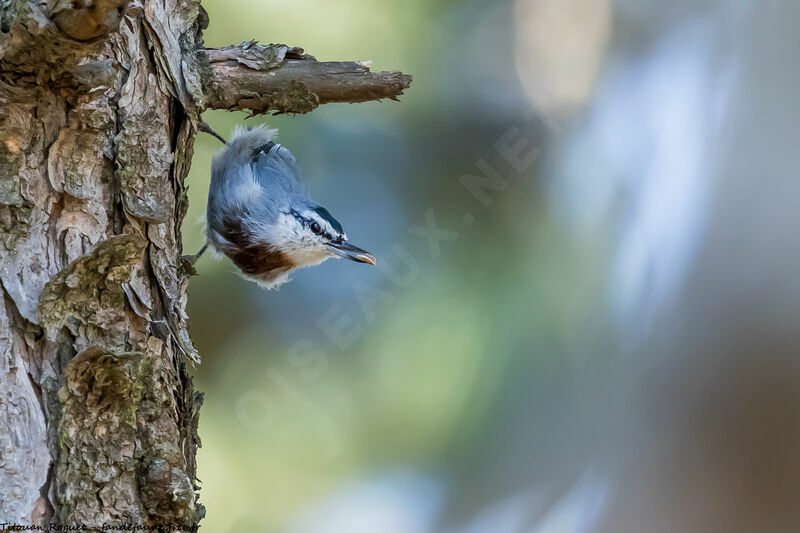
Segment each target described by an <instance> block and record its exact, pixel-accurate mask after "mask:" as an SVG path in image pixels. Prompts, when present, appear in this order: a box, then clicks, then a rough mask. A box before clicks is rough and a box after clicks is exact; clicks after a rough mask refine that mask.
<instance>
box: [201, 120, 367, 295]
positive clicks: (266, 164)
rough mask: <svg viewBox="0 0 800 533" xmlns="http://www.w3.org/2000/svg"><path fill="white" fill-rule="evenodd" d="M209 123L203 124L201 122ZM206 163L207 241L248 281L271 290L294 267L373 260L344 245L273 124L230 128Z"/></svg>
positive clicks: (335, 223)
mask: <svg viewBox="0 0 800 533" xmlns="http://www.w3.org/2000/svg"><path fill="white" fill-rule="evenodd" d="M206 127H207V126H206ZM214 135H215V136H216V137H218V138H219V139H220V140H221V141H222V142H224V143H225V147H224V148H223V149H222V150H221V151H220V152H218V153H217V154H215V155H214V157H213V159H212V162H211V184H210V186H209V190H208V204H207V208H206V238H207V240H206V245H205V246H203V248H202V249H201V250H200V251H199V252H198V253H197V254H196V255H195V259H196V258H197V257H199V256H200V254H202V253H203V251H204V250H205V249H206V248H207V247H209V246H210V247H211V249H212V250H213V251H214V252H215V255H217V256H220V255H225V256H227V257H228V258H230V260H231V261H232V262H233V264H234V265H236V267H237V268H238V270H239V272H240V274H241V275H242V276H243V277H244V278H245V279H248V280H250V281H254V282H256V283H257V284H259V285H260V286H262V287H264V288H268V289H275V288H277V287H279V286H280V285H282V284H284V283H286V282H287V281H289V274H290V272H291V271H292V270H294V269H297V268H302V267H309V266H313V265H317V264H319V263H322V262H323V261H325V260H326V259H330V258H345V259H349V260H351V261H355V262H358V263H366V264H369V265H375V264H376V260H375V257H374V256H373V255H372V254H370V253H369V252H367V251H366V250H362V249H361V248H359V247H357V246H354V245H352V244H350V242H349V241H348V239H347V234H346V233H345V231H344V229H343V228H342V225H341V224H340V223H339V222H338V221H337V220H336V219H335V218H334V217H333V216H332V215H331V213H330V212H329V211H328V210H327V209H326V208H325V207H323V206H322V205H320V204H319V203H317V202H315V201H314V200H313V199H312V198H311V196H310V194H309V192H308V189H307V188H306V186H305V184H304V183H303V178H302V172H301V170H300V167H299V166H298V164H297V161H296V160H295V158H294V156H293V155H292V153H291V152H290V151H289V149H288V148H286V147H285V146H283V145H281V144H278V143H277V142H275V137H276V135H277V130H275V129H270V128H267V127H265V126H263V125H262V126H258V127H255V128H252V129H245V128H242V127H238V126H237V127H236V128H235V129H234V132H233V135H232V137H231V139H230V141H228V142H226V141H225V140H224V139H223V138H222V137H219V136H218V135H216V134H214Z"/></svg>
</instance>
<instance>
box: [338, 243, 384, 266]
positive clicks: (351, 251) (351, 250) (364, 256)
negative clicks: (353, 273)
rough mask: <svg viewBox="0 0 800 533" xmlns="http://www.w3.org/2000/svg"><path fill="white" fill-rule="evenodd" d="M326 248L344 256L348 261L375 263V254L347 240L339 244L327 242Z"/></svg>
mask: <svg viewBox="0 0 800 533" xmlns="http://www.w3.org/2000/svg"><path fill="white" fill-rule="evenodd" d="M328 248H329V249H330V251H331V252H333V253H335V254H336V255H338V256H339V257H344V258H345V259H349V260H350V261H355V262H356V263H367V264H370V265H375V256H373V255H372V254H371V253H369V252H367V251H366V250H362V249H361V248H359V247H357V246H353V245H352V244H350V243H349V242H343V243H341V244H329V245H328Z"/></svg>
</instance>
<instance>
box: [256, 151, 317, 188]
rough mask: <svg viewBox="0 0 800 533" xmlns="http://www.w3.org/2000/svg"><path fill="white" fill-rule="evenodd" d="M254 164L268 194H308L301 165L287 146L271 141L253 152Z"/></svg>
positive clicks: (260, 182)
mask: <svg viewBox="0 0 800 533" xmlns="http://www.w3.org/2000/svg"><path fill="white" fill-rule="evenodd" d="M252 166H253V174H254V175H255V177H256V179H257V180H258V182H259V184H260V185H261V186H262V187H263V189H264V192H265V193H266V194H267V195H270V194H274V195H282V194H289V195H301V196H308V190H307V189H306V187H305V185H304V184H303V175H302V172H301V171H300V167H299V166H298V165H297V161H295V159H294V156H293V155H292V153H291V152H290V151H289V150H288V149H287V148H286V147H284V146H282V145H280V144H277V143H274V142H272V141H269V142H268V143H266V144H265V145H264V146H263V147H260V148H258V149H257V150H256V152H255V153H254V154H253V159H252Z"/></svg>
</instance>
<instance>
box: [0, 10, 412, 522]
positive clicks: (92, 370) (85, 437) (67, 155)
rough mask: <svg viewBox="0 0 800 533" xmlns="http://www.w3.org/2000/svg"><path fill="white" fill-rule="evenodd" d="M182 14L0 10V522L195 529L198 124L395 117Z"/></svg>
mask: <svg viewBox="0 0 800 533" xmlns="http://www.w3.org/2000/svg"><path fill="white" fill-rule="evenodd" d="M206 22H207V20H206V15H205V12H204V11H203V10H202V8H201V7H200V4H199V1H198V0H137V1H130V2H127V1H125V0H76V1H72V0H69V1H68V0H0V299H1V301H0V523H4V522H5V523H16V524H25V525H31V524H33V525H44V524H47V523H48V522H51V521H53V522H59V523H64V524H75V523H78V524H85V525H86V526H87V527H89V528H95V529H99V528H100V527H102V525H103V524H116V525H119V524H122V523H137V524H142V525H154V524H165V523H168V524H185V525H186V527H187V529H189V528H191V526H193V525H196V524H197V523H198V521H199V520H200V519H201V518H202V516H203V513H204V510H203V508H202V506H201V505H200V504H199V503H198V501H197V492H196V491H197V486H196V485H195V453H196V449H197V447H198V446H199V439H198V437H197V412H198V408H199V405H200V403H201V396H200V395H199V394H198V393H196V392H194V390H193V388H192V381H191V379H190V377H189V376H188V375H187V371H186V361H187V359H188V360H190V361H194V362H199V356H198V354H197V353H196V351H195V350H194V348H193V346H192V343H191V340H190V338H189V335H188V330H187V316H186V313H185V311H184V309H185V301H186V286H187V283H188V273H187V272H186V271H185V270H184V269H183V268H182V267H181V261H180V257H181V247H180V225H181V222H182V219H183V216H184V214H185V212H186V191H185V186H184V179H185V178H186V175H187V173H188V171H189V164H190V161H191V156H192V143H193V137H194V134H195V133H196V126H197V124H198V119H199V113H200V111H202V110H203V109H205V108H207V107H222V108H227V109H245V108H246V109H250V110H252V111H253V112H254V113H262V112H266V111H275V112H295V113H299V112H306V111H310V110H312V109H314V108H315V107H316V106H317V105H319V104H321V103H325V102H334V101H364V100H367V99H379V98H386V97H388V98H396V96H397V95H398V94H400V93H401V92H402V89H403V88H404V87H407V86H408V83H409V81H410V79H409V78H408V77H405V76H403V75H402V74H399V73H378V74H371V73H370V72H369V69H367V68H366V67H365V66H363V65H361V64H357V63H342V64H331V63H318V62H316V61H315V60H314V59H313V58H311V57H310V56H305V55H303V54H302V50H300V49H297V48H290V47H287V46H284V45H268V46H260V45H255V44H254V43H248V44H245V45H241V46H239V47H230V48H226V49H219V50H205V49H204V48H203V47H202V39H201V29H202V28H203V27H205V25H206Z"/></svg>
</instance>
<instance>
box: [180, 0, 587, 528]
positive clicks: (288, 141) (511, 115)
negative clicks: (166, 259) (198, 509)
mask: <svg viewBox="0 0 800 533" xmlns="http://www.w3.org/2000/svg"><path fill="white" fill-rule="evenodd" d="M203 5H204V6H205V8H206V9H207V10H208V12H209V15H210V20H211V24H210V26H209V28H208V30H207V31H206V32H205V33H204V38H205V41H206V46H211V47H213V46H224V45H227V44H230V43H238V42H241V41H244V40H248V39H258V40H260V41H262V42H282V43H287V44H290V45H299V46H303V47H304V48H305V50H306V52H307V53H310V54H312V55H314V56H315V57H316V58H317V59H319V60H371V61H372V69H373V70H402V71H404V72H407V73H410V74H412V75H413V76H414V82H413V85H412V87H411V89H410V90H408V91H406V94H405V95H404V96H403V97H402V102H401V103H396V102H382V103H366V104H359V105H344V104H335V105H327V106H322V107H320V108H319V109H318V110H316V111H314V112H313V113H311V114H308V115H305V116H278V117H256V118H252V119H248V120H246V114H244V113H224V112H209V113H206V114H205V115H204V117H205V119H206V120H207V121H208V122H209V123H210V124H211V125H212V127H213V128H215V129H216V130H217V131H218V132H220V133H221V134H222V135H224V136H228V135H229V134H230V131H231V129H232V127H233V126H234V125H235V124H242V123H244V124H249V125H256V124H260V123H267V124H269V125H270V126H272V127H277V128H279V130H280V134H279V138H280V140H281V142H282V143H283V144H284V145H286V146H287V147H289V148H290V149H291V150H292V152H293V153H294V155H295V157H296V158H297V160H298V161H299V163H300V165H301V166H302V168H303V170H304V173H305V178H306V180H307V182H308V184H309V187H310V189H311V191H312V194H313V195H314V197H315V198H316V199H318V201H320V202H321V203H323V205H325V206H327V207H328V208H329V210H330V211H331V212H332V213H334V215H335V216H336V217H337V218H338V219H339V220H340V221H341V222H342V224H343V225H344V227H345V229H346V230H347V231H348V235H349V236H350V239H351V240H352V241H353V242H355V243H356V244H358V245H359V246H362V247H364V248H366V249H368V250H369V251H371V252H373V253H374V254H375V255H376V257H378V261H379V263H381V264H386V265H387V267H388V266H391V267H393V268H395V269H396V270H397V272H398V275H400V276H403V277H408V278H409V280H403V286H398V285H396V284H395V283H393V282H392V281H391V280H389V279H388V277H387V274H386V273H384V272H382V271H381V269H378V268H367V267H362V266H361V265H355V264H345V262H343V261H329V262H327V263H325V264H323V265H321V266H320V267H318V268H314V269H309V270H303V271H299V272H297V273H295V274H294V275H293V276H292V277H293V280H292V282H291V283H290V284H288V285H285V286H284V287H282V288H281V289H280V291H278V292H266V291H263V290H261V289H259V288H258V287H257V286H255V285H253V284H251V283H247V282H245V281H243V280H242V279H240V278H239V277H237V276H236V275H235V274H234V273H233V272H234V271H233V267H232V265H231V264H230V262H229V261H228V260H227V259H226V260H222V261H218V262H217V261H213V260H211V258H203V260H202V261H201V262H200V263H199V264H198V269H199V271H200V276H199V277H197V278H195V279H193V280H192V283H191V286H190V300H189V314H190V316H191V332H192V336H193V338H194V341H195V344H196V346H197V348H198V349H199V350H200V352H201V353H202V354H203V364H202V365H201V366H200V367H198V369H197V377H198V381H199V382H198V387H199V389H200V390H203V391H205V393H206V405H205V407H204V408H203V412H202V422H201V428H200V433H201V438H202V441H203V448H202V450H201V451H200V455H199V459H198V462H199V465H200V467H199V477H200V479H201V480H202V482H203V489H202V496H201V501H202V502H203V503H204V505H206V506H207V508H208V517H207V518H206V519H205V521H204V522H203V526H204V528H207V529H209V530H211V531H240V530H242V529H240V528H248V527H249V528H257V530H261V531H277V530H278V528H279V527H283V526H285V525H286V523H287V522H288V521H289V519H290V518H291V517H292V516H293V515H294V514H296V513H298V512H301V511H302V510H303V509H304V507H306V506H309V505H310V504H312V503H313V502H315V501H317V500H318V499H320V498H322V497H324V496H325V495H326V494H328V493H330V492H331V491H334V490H336V488H337V487H338V486H340V485H342V484H343V483H347V482H349V481H351V480H353V479H359V478H362V477H364V476H370V475H372V474H373V473H375V472H381V471H396V470H404V469H413V470H417V471H421V472H439V471H450V470H453V471H455V470H457V469H458V468H460V467H462V466H463V465H462V464H461V463H462V462H465V461H469V456H470V455H471V454H473V453H475V449H476V448H479V447H481V446H484V445H485V444H486V442H485V441H486V437H485V435H486V430H487V425H488V424H491V423H492V417H491V413H492V411H493V409H494V408H495V405H496V404H497V403H498V402H503V401H505V400H504V398H505V396H506V394H507V393H508V389H509V382H510V381H512V382H513V379H514V375H515V374H517V373H518V372H519V371H520V369H529V370H531V371H532V370H533V369H535V368H540V367H548V366H551V365H557V364H559V363H558V362H557V361H554V360H553V358H552V356H551V355H550V353H551V352H552V349H551V348H552V344H553V343H558V342H561V337H562V335H561V333H560V332H559V330H561V329H562V328H564V327H571V326H570V325H571V324H573V323H574V322H575V321H580V320H581V316H580V315H581V314H583V313H585V312H586V310H585V309H584V308H583V298H584V297H585V293H586V291H587V290H588V291H591V290H592V289H591V283H592V282H591V277H592V276H589V279H588V280H587V281H586V283H587V284H588V285H589V286H588V287H578V286H568V285H567V284H566V282H565V280H566V279H568V278H573V277H576V276H575V274H576V273H577V272H578V271H580V270H581V269H583V268H585V267H586V266H587V265H585V264H578V263H576V262H575V261H572V260H570V259H569V255H570V253H571V251H570V250H569V249H568V248H566V247H564V246H563V245H562V244H561V243H562V242H563V239H561V238H560V237H559V235H558V230H557V229H555V228H553V227H552V224H550V223H549V222H548V220H547V217H546V215H545V214H544V213H543V211H542V206H541V205H540V204H541V200H540V195H541V191H540V187H539V183H538V180H537V171H538V169H537V168H536V165H533V166H531V167H530V168H529V169H526V170H525V171H524V172H523V173H517V172H515V171H514V169H513V168H511V167H510V166H509V165H508V164H507V163H505V162H503V161H502V159H501V158H499V157H498V156H497V154H496V153H495V152H494V150H493V143H494V142H495V140H496V139H497V138H498V137H499V136H500V135H501V134H502V133H503V132H504V131H505V130H506V129H507V128H508V127H509V126H514V125H516V127H518V128H520V131H521V132H522V133H520V136H523V137H527V138H530V139H532V140H535V139H539V138H540V137H541V133H540V131H541V130H542V129H543V126H542V123H541V121H539V120H535V119H534V120H530V119H528V120H526V119H525V118H524V117H523V115H524V113H525V112H526V111H528V110H529V109H530V106H529V104H528V103H527V102H526V100H525V98H524V95H523V94H522V90H521V87H520V83H519V81H518V80H517V76H516V74H515V71H514V64H513V53H510V51H511V50H512V49H513V46H514V43H513V35H512V33H511V32H509V31H508V29H509V28H510V26H511V23H512V18H513V14H512V12H511V5H510V4H509V3H504V2H493V3H492V2H488V3H487V2H472V3H457V2H447V1H443V2H429V1H419V0H417V1H412V2H403V3H398V2H388V1H377V2H368V3H367V2H363V1H354V0H351V1H345V2H335V3H334V2H325V1H321V0H317V1H301V2H291V3H287V2H284V3H280V2H247V1H243V0H240V1H230V0H226V1H222V0H207V1H205V2H204V3H203ZM476 32H483V35H479V36H476V35H475V34H476ZM218 149H219V145H218V144H217V141H216V140H214V139H213V138H211V137H209V136H205V135H201V136H200V137H199V138H198V141H197V143H196V145H195V157H194V161H193V164H192V171H191V174H190V177H189V181H188V183H189V194H190V209H189V213H188V215H187V218H186V220H187V222H186V224H185V225H184V246H185V248H186V250H194V249H195V248H199V247H200V246H201V245H202V242H203V233H202V232H203V226H202V224H201V223H200V222H198V220H200V219H201V217H202V216H203V213H204V208H205V195H206V193H207V187H208V181H209V168H210V161H211V156H212V154H213V153H214V152H215V151H216V150H218ZM479 157H482V158H485V159H489V160H491V164H492V165H493V166H495V167H497V171H498V172H501V173H502V175H503V176H505V177H506V179H507V180H508V182H509V189H510V190H509V191H506V192H503V193H492V195H493V196H496V200H494V201H493V205H491V206H489V208H485V207H484V206H483V205H481V204H480V203H479V202H478V201H477V200H476V199H475V198H474V197H473V196H471V195H470V193H469V192H468V191H467V190H466V189H465V188H464V187H463V186H462V185H461V184H460V183H459V177H460V175H461V174H463V173H467V172H469V173H472V174H475V173H476V172H477V171H476V169H475V161H476V160H477V159H478V158H479ZM490 192H491V191H490ZM429 209H433V210H434V214H435V218H436V221H437V222H436V224H437V226H440V227H441V228H443V229H444V228H446V229H448V230H454V231H457V232H458V237H457V239H456V240H455V241H452V242H446V241H442V242H441V243H440V246H441V255H440V256H439V257H437V258H434V257H432V255H431V251H430V250H429V246H428V241H427V239H426V238H424V237H420V236H418V235H414V234H411V233H409V228H410V227H411V226H413V225H423V224H424V222H425V213H426V211H428V210H429ZM465 213H471V214H472V215H473V216H474V219H475V221H474V223H473V224H471V225H470V226H466V225H465V224H464V223H463V221H462V220H461V219H462V216H463V215H464V214H465ZM395 244H399V245H401V246H402V247H403V248H404V249H406V250H407V251H408V252H409V253H410V254H412V256H413V257H414V261H413V262H414V265H415V266H414V267H413V268H410V267H409V265H407V264H406V262H405V261H404V260H402V259H401V257H402V256H398V255H396V254H395V252H393V251H392V246H393V245H395ZM577 277H581V278H585V276H577ZM358 284H363V286H361V285H358ZM367 291H369V292H367ZM372 291H379V292H377V293H375V292H372ZM358 295H361V298H362V300H364V301H367V300H368V301H369V303H366V304H364V305H366V306H367V311H366V312H365V310H364V309H362V304H360V303H359V300H358V297H359V296H358ZM329 310H333V313H335V314H334V315H333V316H334V317H336V318H334V319H333V320H332V321H333V322H336V320H346V321H347V324H346V326H345V327H344V328H343V331H344V332H345V333H344V334H345V335H346V336H352V337H354V338H353V340H352V342H351V343H348V344H347V345H346V346H344V347H339V346H337V343H336V342H335V341H334V340H332V339H331V338H330V337H329V336H328V335H327V334H326V333H325V331H324V330H323V329H322V328H320V327H319V326H318V325H317V321H318V320H320V319H321V318H322V317H324V316H325V313H326V312H327V311H329ZM568 324H570V325H568ZM298 343H300V344H298ZM253 509H257V510H258V513H257V515H255V516H254V515H253V513H252V511H253ZM259 528H260V529H259Z"/></svg>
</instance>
